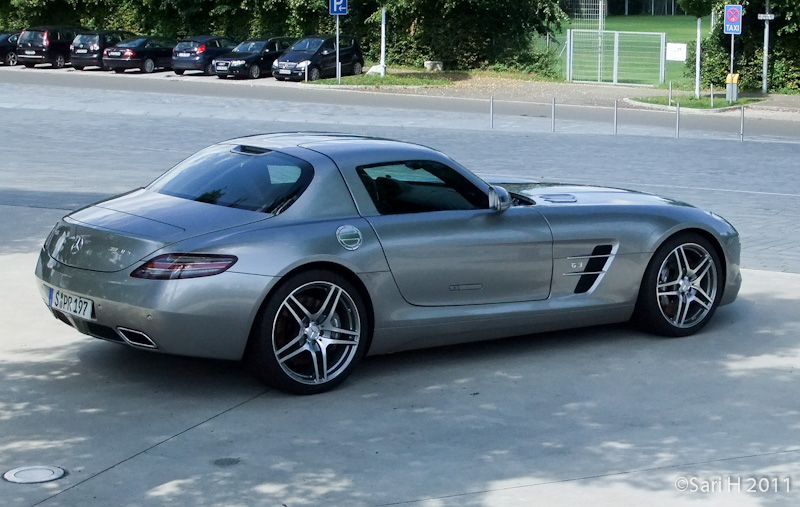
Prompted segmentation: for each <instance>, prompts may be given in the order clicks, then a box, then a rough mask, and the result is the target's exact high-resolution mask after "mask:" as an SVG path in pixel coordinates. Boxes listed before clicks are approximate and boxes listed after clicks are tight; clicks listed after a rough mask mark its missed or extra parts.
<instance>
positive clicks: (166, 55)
mask: <svg viewBox="0 0 800 507" xmlns="http://www.w3.org/2000/svg"><path fill="white" fill-rule="evenodd" d="M157 43H158V45H157V47H156V49H155V51H156V54H157V57H156V62H157V65H158V66H159V67H164V68H166V69H169V68H172V50H173V48H175V45H176V44H177V42H175V41H173V40H169V39H158V41H157Z"/></svg>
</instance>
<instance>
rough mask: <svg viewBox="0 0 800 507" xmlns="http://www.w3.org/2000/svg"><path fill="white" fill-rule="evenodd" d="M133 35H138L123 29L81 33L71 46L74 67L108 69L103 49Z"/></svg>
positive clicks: (79, 68) (78, 68)
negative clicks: (104, 61) (104, 60)
mask: <svg viewBox="0 0 800 507" xmlns="http://www.w3.org/2000/svg"><path fill="white" fill-rule="evenodd" d="M133 37H136V35H135V34H133V33H131V32H126V31H123V30H104V31H98V32H84V33H79V34H78V35H76V36H75V39H73V41H72V45H71V46H70V58H71V60H72V68H73V69H76V70H83V68H84V67H101V68H104V69H106V70H108V69H107V68H106V67H105V66H104V65H103V51H105V50H106V48H108V47H111V46H113V45H115V44H119V43H120V42H122V41H124V40H126V39H130V38H133Z"/></svg>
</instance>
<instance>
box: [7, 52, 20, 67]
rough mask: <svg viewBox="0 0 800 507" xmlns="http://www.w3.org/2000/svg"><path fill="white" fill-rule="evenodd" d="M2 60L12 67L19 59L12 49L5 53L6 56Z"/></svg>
mask: <svg viewBox="0 0 800 507" xmlns="http://www.w3.org/2000/svg"><path fill="white" fill-rule="evenodd" d="M3 61H4V62H5V64H6V65H8V66H9V67H13V66H14V65H16V64H17V63H19V59H18V58H17V54H16V53H15V52H13V51H11V52H9V53H8V54H7V55H6V57H5V59H4V60H3Z"/></svg>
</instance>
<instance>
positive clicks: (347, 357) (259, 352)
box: [247, 270, 369, 394]
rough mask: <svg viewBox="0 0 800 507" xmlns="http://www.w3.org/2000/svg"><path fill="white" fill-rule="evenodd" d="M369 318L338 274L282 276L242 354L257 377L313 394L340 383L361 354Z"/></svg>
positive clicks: (314, 272) (357, 296) (355, 292)
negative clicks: (245, 354)
mask: <svg viewBox="0 0 800 507" xmlns="http://www.w3.org/2000/svg"><path fill="white" fill-rule="evenodd" d="M368 336H369V318H368V314H367V309H366V306H365V305H364V302H363V300H362V297H361V295H360V293H359V292H358V290H357V289H356V288H355V287H354V286H353V284H351V283H350V282H349V281H348V280H347V279H346V278H344V277H343V276H341V275H339V274H337V273H333V272H330V271H323V270H311V271H306V272H303V273H299V274H297V275H294V276H292V277H290V278H288V279H287V280H286V281H285V282H283V283H282V284H281V285H280V287H279V288H278V289H277V290H276V291H275V293H274V294H273V295H272V296H271V298H270V300H269V301H268V302H267V304H266V306H265V307H264V308H263V309H262V311H261V312H260V314H259V318H258V321H257V322H256V325H255V326H254V328H253V336H252V337H251V341H250V344H249V347H248V352H247V358H248V360H249V361H250V363H251V365H252V366H253V369H254V371H255V373H256V375H257V376H258V377H259V378H261V379H262V380H263V381H265V382H267V383H269V384H271V385H273V386H275V387H277V388H279V389H281V390H284V391H287V392H291V393H296V394H317V393H322V392H325V391H328V390H330V389H333V388H334V387H336V386H337V385H339V384H341V383H342V382H343V381H344V380H345V378H347V376H348V375H349V374H350V373H351V372H352V371H353V369H354V368H355V366H356V364H358V362H359V361H360V360H361V358H362V357H363V356H364V353H365V352H366V348H367V341H368Z"/></svg>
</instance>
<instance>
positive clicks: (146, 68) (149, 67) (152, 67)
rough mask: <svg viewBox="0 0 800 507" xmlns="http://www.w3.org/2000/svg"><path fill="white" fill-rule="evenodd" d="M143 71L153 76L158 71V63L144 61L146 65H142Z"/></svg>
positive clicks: (149, 60) (148, 60)
mask: <svg viewBox="0 0 800 507" xmlns="http://www.w3.org/2000/svg"><path fill="white" fill-rule="evenodd" d="M142 70H143V71H144V72H146V73H147V74H151V73H152V72H153V71H154V70H156V62H154V61H153V60H151V59H150V58H148V59H147V60H145V61H144V64H142Z"/></svg>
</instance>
